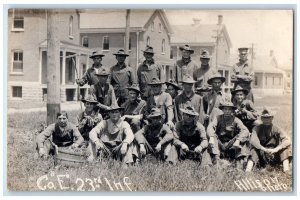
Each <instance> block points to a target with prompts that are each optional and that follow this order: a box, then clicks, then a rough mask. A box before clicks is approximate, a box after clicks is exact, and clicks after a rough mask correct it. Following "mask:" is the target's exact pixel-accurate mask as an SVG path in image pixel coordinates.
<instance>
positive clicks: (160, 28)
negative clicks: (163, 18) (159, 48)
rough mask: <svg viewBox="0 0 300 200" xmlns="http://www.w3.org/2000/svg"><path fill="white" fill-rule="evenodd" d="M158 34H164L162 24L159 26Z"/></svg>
mask: <svg viewBox="0 0 300 200" xmlns="http://www.w3.org/2000/svg"><path fill="white" fill-rule="evenodd" d="M158 32H159V33H162V24H161V23H159V24H158Z"/></svg>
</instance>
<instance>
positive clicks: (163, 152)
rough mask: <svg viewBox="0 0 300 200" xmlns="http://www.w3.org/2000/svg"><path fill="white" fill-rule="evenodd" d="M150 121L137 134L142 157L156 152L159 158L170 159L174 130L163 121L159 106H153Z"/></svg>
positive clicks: (136, 137) (149, 116)
mask: <svg viewBox="0 0 300 200" xmlns="http://www.w3.org/2000/svg"><path fill="white" fill-rule="evenodd" d="M148 121H149V124H148V125H146V126H144V128H142V129H141V130H139V131H138V132H137V133H136V134H135V140H136V142H137V143H138V149H139V153H140V157H141V158H142V157H144V156H145V155H146V154H154V155H155V156H156V158H158V159H161V160H168V153H169V150H170V147H171V141H172V140H173V132H172V131H171V129H170V128H169V126H167V125H165V124H164V123H163V118H162V114H161V112H160V109H158V108H152V110H151V113H150V115H148Z"/></svg>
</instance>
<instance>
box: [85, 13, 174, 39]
mask: <svg viewBox="0 0 300 200" xmlns="http://www.w3.org/2000/svg"><path fill="white" fill-rule="evenodd" d="M130 11H131V12H130V28H131V29H135V30H136V29H138V30H143V29H144V28H145V27H146V25H147V24H148V22H149V20H150V19H151V17H152V16H153V15H154V14H156V13H157V14H159V15H161V17H162V21H163V23H165V26H166V28H167V30H168V31H169V32H170V33H171V32H172V30H171V26H170V24H169V22H168V19H167V17H166V15H165V13H164V11H163V10H155V9H150V10H149V9H144V10H135V9H131V10H130ZM125 27H126V10H125V9H123V10H111V9H101V10H97V11H94V12H88V13H86V12H82V11H81V13H80V29H107V30H112V29H125ZM123 31H124V30H123Z"/></svg>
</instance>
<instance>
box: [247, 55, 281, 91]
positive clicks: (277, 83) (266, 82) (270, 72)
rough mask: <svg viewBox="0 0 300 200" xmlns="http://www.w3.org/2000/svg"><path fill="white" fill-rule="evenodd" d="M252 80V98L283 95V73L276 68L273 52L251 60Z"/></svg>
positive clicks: (276, 63)
mask: <svg viewBox="0 0 300 200" xmlns="http://www.w3.org/2000/svg"><path fill="white" fill-rule="evenodd" d="M253 71H254V80H253V82H252V88H253V93H254V96H266V95H282V94H283V93H284V89H285V85H284V75H285V72H284V71H283V70H282V69H280V68H279V67H278V62H277V60H276V57H275V56H274V52H273V50H271V51H270V54H269V55H268V56H257V57H255V58H253Z"/></svg>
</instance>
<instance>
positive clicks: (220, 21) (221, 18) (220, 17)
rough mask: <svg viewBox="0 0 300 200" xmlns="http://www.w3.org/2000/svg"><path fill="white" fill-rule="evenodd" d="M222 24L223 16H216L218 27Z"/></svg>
mask: <svg viewBox="0 0 300 200" xmlns="http://www.w3.org/2000/svg"><path fill="white" fill-rule="evenodd" d="M222 23H223V15H218V25H221V24H222Z"/></svg>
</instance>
